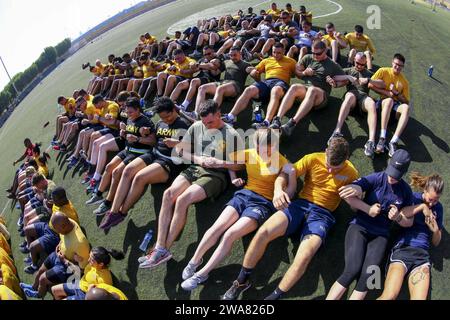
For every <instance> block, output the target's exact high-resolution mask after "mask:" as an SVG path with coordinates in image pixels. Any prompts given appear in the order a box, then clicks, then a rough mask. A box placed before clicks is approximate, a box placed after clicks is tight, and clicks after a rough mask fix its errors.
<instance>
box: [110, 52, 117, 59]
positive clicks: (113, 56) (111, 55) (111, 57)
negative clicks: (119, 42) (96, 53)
mask: <svg viewBox="0 0 450 320" xmlns="http://www.w3.org/2000/svg"><path fill="white" fill-rule="evenodd" d="M115 57H116V56H115V55H114V54H112V53H111V54H110V55H109V56H108V59H114V58H115Z"/></svg>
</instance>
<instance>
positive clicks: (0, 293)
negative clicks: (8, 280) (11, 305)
mask: <svg viewBox="0 0 450 320" xmlns="http://www.w3.org/2000/svg"><path fill="white" fill-rule="evenodd" d="M0 300H4V301H7V300H22V298H21V297H19V296H18V295H17V294H16V293H15V292H14V291H12V290H11V289H10V288H8V287H7V286H5V285H3V284H2V285H0Z"/></svg>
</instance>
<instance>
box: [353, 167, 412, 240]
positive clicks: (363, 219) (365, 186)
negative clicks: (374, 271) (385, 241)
mask: <svg viewBox="0 0 450 320" xmlns="http://www.w3.org/2000/svg"><path fill="white" fill-rule="evenodd" d="M352 184H354V185H357V186H360V187H361V188H362V190H363V192H365V197H364V199H363V201H364V202H365V203H367V204H368V205H369V206H372V205H374V204H375V203H379V204H380V206H381V213H380V214H379V215H378V216H376V217H375V218H373V217H371V216H369V215H368V214H367V213H365V212H363V211H360V210H358V212H357V213H356V217H355V218H354V219H353V220H352V222H351V223H352V224H358V225H360V226H362V227H364V228H365V229H366V230H367V231H368V232H369V233H371V234H372V235H374V236H382V237H388V236H389V228H390V226H391V222H392V221H391V220H389V217H388V214H389V210H390V209H391V208H390V206H391V205H395V206H397V208H398V209H399V210H401V209H402V208H403V207H407V206H410V205H412V203H413V192H412V190H411V187H410V186H409V185H408V184H407V183H406V182H405V181H404V180H400V181H399V182H398V183H396V184H392V185H391V184H389V183H388V175H387V174H386V173H385V172H378V173H373V174H371V175H368V176H366V177H363V178H360V179H358V180H356V181H355V182H353V183H352Z"/></svg>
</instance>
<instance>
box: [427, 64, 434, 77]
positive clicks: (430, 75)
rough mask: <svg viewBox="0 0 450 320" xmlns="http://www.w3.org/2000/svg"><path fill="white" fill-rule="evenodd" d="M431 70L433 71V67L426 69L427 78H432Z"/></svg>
mask: <svg viewBox="0 0 450 320" xmlns="http://www.w3.org/2000/svg"><path fill="white" fill-rule="evenodd" d="M433 69H434V67H433V66H430V67H429V68H428V76H429V77H432V76H433Z"/></svg>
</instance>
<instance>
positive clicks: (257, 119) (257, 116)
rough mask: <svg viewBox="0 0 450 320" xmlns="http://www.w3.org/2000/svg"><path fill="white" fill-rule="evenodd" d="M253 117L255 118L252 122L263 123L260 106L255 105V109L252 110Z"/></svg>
mask: <svg viewBox="0 0 450 320" xmlns="http://www.w3.org/2000/svg"><path fill="white" fill-rule="evenodd" d="M253 115H254V118H255V121H254V122H257V123H260V122H262V121H263V117H262V110H261V106H260V105H257V106H256V107H255V109H254V110H253Z"/></svg>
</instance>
